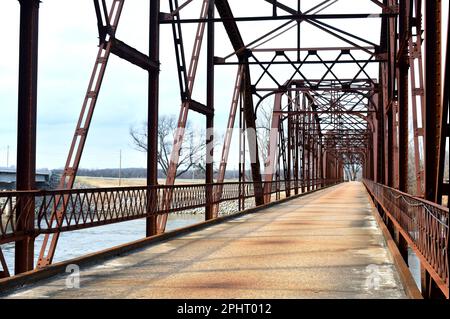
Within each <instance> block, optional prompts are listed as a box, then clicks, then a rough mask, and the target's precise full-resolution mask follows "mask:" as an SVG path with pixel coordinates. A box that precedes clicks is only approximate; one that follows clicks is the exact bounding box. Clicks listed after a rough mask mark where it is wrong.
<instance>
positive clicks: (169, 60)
mask: <svg viewBox="0 0 450 319" xmlns="http://www.w3.org/2000/svg"><path fill="white" fill-rule="evenodd" d="M179 2H180V3H182V2H184V1H179ZM229 2H230V5H231V8H232V10H233V12H234V15H235V16H251V15H258V16H260V15H271V13H272V6H271V5H270V4H268V3H266V2H265V1H262V0H248V1H242V0H229ZM319 2H321V1H315V0H310V1H307V0H303V1H302V10H307V9H309V8H311V7H313V6H314V5H316V4H317V3H319ZM444 2H445V1H444ZM75 3H76V5H75ZM283 3H285V4H287V5H291V6H292V7H294V8H295V6H296V3H297V1H296V0H285V1H283ZM200 5H201V0H195V1H194V2H193V3H192V4H190V5H189V6H188V7H186V8H185V9H183V10H182V11H181V17H182V18H197V17H198V15H199V12H200ZM19 9H20V7H19V3H18V1H15V0H6V1H2V7H1V10H0V38H1V39H2V49H1V50H0V167H1V166H5V165H6V148H7V146H8V145H9V146H10V156H9V163H10V165H15V158H16V129H17V83H18V48H19ZM161 11H163V12H168V11H169V10H168V1H165V0H161ZM443 11H444V12H446V11H445V10H443ZM379 12H380V8H379V7H377V6H376V5H374V4H373V3H372V2H371V1H369V0H358V1H356V0H340V1H338V2H337V3H336V4H334V5H332V6H331V7H330V8H328V9H326V10H325V11H323V12H321V13H379ZM279 14H280V15H281V14H284V13H282V11H281V10H280V11H279ZM216 15H217V16H218V14H217V13H216ZM324 22H326V23H329V24H332V25H333V26H336V27H342V29H344V30H346V31H348V32H351V33H354V34H356V35H358V36H360V37H362V38H366V39H368V40H370V41H372V42H375V43H378V42H379V30H380V27H379V25H380V20H379V19H363V20H340V21H337V20H325V21H324ZM443 22H444V23H443V26H446V20H445V19H444V21H443ZM282 23H284V21H278V22H246V23H239V26H240V27H241V32H242V35H243V39H244V41H245V42H246V43H248V42H250V41H252V40H253V39H255V38H257V37H259V36H260V35H262V34H264V33H265V32H267V31H269V30H270V29H271V28H273V27H275V26H277V25H280V24H282ZM195 30H196V25H194V24H192V25H185V26H184V27H183V37H184V42H185V52H186V60H187V62H188V61H189V58H190V53H191V50H192V43H193V38H194V36H195ZM444 30H445V29H444ZM443 33H445V32H444V31H443ZM205 35H206V33H205ZM295 35H296V28H293V29H292V30H291V31H290V32H287V33H286V34H285V35H283V36H281V37H280V38H278V39H276V40H274V41H272V42H269V43H267V44H265V45H264V47H295V46H296V38H295ZM97 37H98V34H97V26H96V17H95V12H94V8H93V3H92V1H91V0H83V1H76V2H74V1H71V0H43V1H42V3H41V6H40V35H39V81H38V126H37V130H38V135H37V167H38V168H61V167H63V166H64V164H65V161H66V157H67V152H68V149H69V146H70V142H71V140H72V136H73V131H74V128H75V125H76V121H77V119H78V116H79V112H80V108H81V105H82V102H83V99H84V95H85V91H86V88H87V84H88V80H89V77H90V74H91V70H92V67H93V63H94V58H95V56H96V52H97V45H98V38H97ZM117 38H119V39H120V40H122V41H124V42H126V43H127V44H129V45H131V46H134V47H135V48H137V49H138V50H140V51H141V52H144V53H147V51H148V1H143V0H127V1H125V5H124V10H123V13H122V17H121V20H120V23H119V28H118V33H117ZM342 45H345V44H344V43H343V42H341V41H339V40H337V39H335V38H333V37H331V36H328V35H327V34H326V33H324V32H322V31H320V30H317V29H315V28H313V27H311V26H309V25H307V24H306V23H303V24H302V46H303V47H308V46H342ZM215 46H216V56H225V55H228V54H229V53H231V52H232V47H231V45H230V42H229V40H228V38H227V36H226V33H225V31H224V29H223V27H222V25H221V24H216V43H215ZM443 47H445V46H443ZM160 50H161V75H160V114H173V115H175V116H178V113H179V107H180V101H179V100H180V98H179V86H178V77H177V71H176V64H175V55H174V48H173V38H172V32H171V27H170V25H162V26H161V45H160ZM205 50H206V37H205V41H204V44H203V56H204V53H205ZM333 55H334V56H335V55H336V53H333ZM330 58H331V57H330ZM262 60H264V59H262ZM308 68H310V69H309V70H308ZM317 68H320V67H317ZM322 68H323V67H322ZM340 68H341V69H340V72H343V73H345V72H349V76H352V75H354V74H355V72H354V70H353V71H352V70H346V68H348V65H347V64H345V65H342V66H341V67H340ZM253 69H255V68H253ZM255 70H256V69H255ZM289 70H290V69H289ZM370 70H371V71H372V72H373V73H372V74H371V76H372V75H373V76H374V77H376V75H377V70H378V68H377V66H376V64H373V66H372V68H371V69H370ZM286 71H288V69H283V67H279V68H278V73H277V72H275V73H276V74H279V75H284V74H285V72H286ZM316 71H318V69H315V67H309V66H308V67H305V71H303V69H302V72H310V73H309V74H311V76H313V75H314V73H315V72H316ZM320 73H321V74H323V69H320ZM197 74H198V75H197V80H196V84H195V87H194V93H193V95H194V96H193V98H194V99H196V100H198V101H201V102H205V93H206V85H205V83H206V68H205V59H201V60H200V64H199V69H198V73H197ZM235 74H236V67H235V66H227V67H225V66H217V67H216V90H215V108H216V117H215V126H216V129H217V130H218V131H219V132H220V131H222V132H223V130H224V129H225V127H226V122H227V118H228V112H229V106H230V102H231V95H232V90H233V86H234V80H235ZM290 74H291V71H289V75H290ZM321 74H320V75H321ZM341 74H342V73H341ZM256 76H257V73H253V79H256ZM284 77H286V76H284ZM147 80H148V75H147V72H145V71H144V70H142V69H140V68H138V67H135V66H133V65H131V64H129V63H128V62H126V61H123V60H121V59H119V58H117V57H115V56H113V55H111V57H110V60H109V63H108V67H107V70H106V74H105V78H104V81H103V85H102V89H101V91H100V96H99V99H98V102H97V106H96V110H95V114H94V118H93V121H92V124H91V128H90V131H89V136H88V139H87V143H86V146H85V151H84V154H83V157H82V160H81V165H80V167H83V168H107V167H108V168H111V167H118V165H119V150H122V155H123V158H122V161H123V162H122V166H123V167H145V166H146V157H145V154H143V153H141V152H138V151H136V150H134V148H133V145H132V143H131V139H130V136H129V129H130V127H131V126H134V125H139V124H141V123H142V122H143V121H145V119H146V117H147ZM283 80H284V79H283ZM268 85H269V86H270V84H269V83H268ZM189 119H190V120H191V122H192V123H193V124H194V125H195V126H196V127H199V128H200V127H201V128H203V127H204V125H205V119H204V117H203V116H201V115H198V114H196V113H194V112H190V114H189ZM232 145H233V149H232V151H231V154H230V158H231V159H232V161H231V163H230V164H229V166H228V167H229V169H234V168H236V167H237V158H238V153H237V146H238V143H237V134H235V136H234V139H233V143H232ZM220 153H221V148H219V149H216V155H217V156H220ZM234 162H235V163H234Z"/></svg>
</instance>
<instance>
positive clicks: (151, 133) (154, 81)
mask: <svg viewBox="0 0 450 319" xmlns="http://www.w3.org/2000/svg"><path fill="white" fill-rule="evenodd" d="M159 5H160V0H152V1H150V21H149V58H150V60H151V61H154V62H156V63H158V64H159ZM158 103H159V70H156V71H155V70H152V71H149V81H148V114H147V115H148V121H147V124H148V128H147V129H148V134H147V146H148V147H147V148H148V150H147V191H148V193H147V214H152V213H153V212H154V208H155V205H156V203H157V201H156V196H157V193H156V188H155V186H156V185H157V184H158V113H159V104H158ZM146 234H147V237H149V236H153V235H155V234H157V216H156V215H148V216H147V227H146Z"/></svg>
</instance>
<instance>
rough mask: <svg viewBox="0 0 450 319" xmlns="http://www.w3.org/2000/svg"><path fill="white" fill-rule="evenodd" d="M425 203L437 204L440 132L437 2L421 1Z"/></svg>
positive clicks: (439, 61)
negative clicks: (423, 67)
mask: <svg viewBox="0 0 450 319" xmlns="http://www.w3.org/2000/svg"><path fill="white" fill-rule="evenodd" d="M425 70H426V72H425V130H424V135H425V165H424V167H425V199H427V200H430V201H432V202H436V201H437V190H436V185H437V178H438V166H439V144H440V132H441V127H440V126H441V1H440V0H436V1H425Z"/></svg>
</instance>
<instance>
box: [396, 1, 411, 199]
mask: <svg viewBox="0 0 450 319" xmlns="http://www.w3.org/2000/svg"><path fill="white" fill-rule="evenodd" d="M410 5H411V1H410V0H400V8H401V9H400V10H399V14H400V16H399V35H398V38H399V48H400V56H399V59H398V113H399V115H398V137H399V139H398V149H399V159H398V165H399V189H400V190H401V191H402V192H407V191H408V143H409V139H408V136H409V134H408V130H409V128H408V95H409V94H408V93H409V91H408V71H409V70H408V69H409V63H408V62H409V60H408V42H409V36H410V32H409V30H410V28H409V13H410Z"/></svg>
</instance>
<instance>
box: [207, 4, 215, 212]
mask: <svg viewBox="0 0 450 319" xmlns="http://www.w3.org/2000/svg"><path fill="white" fill-rule="evenodd" d="M208 18H209V19H210V20H209V21H208V31H207V32H208V33H207V39H208V44H207V61H206V63H207V71H206V72H207V73H206V82H207V83H206V105H207V107H208V108H209V109H211V110H214V21H212V20H211V19H213V18H214V0H209V3H208ZM213 129H214V114H213V113H211V114H208V115H206V174H205V175H206V176H205V182H206V184H207V185H208V186H207V189H206V207H205V219H206V220H210V219H213V218H214V213H213V202H212V200H213V189H212V186H211V184H212V183H213V182H214V134H213Z"/></svg>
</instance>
